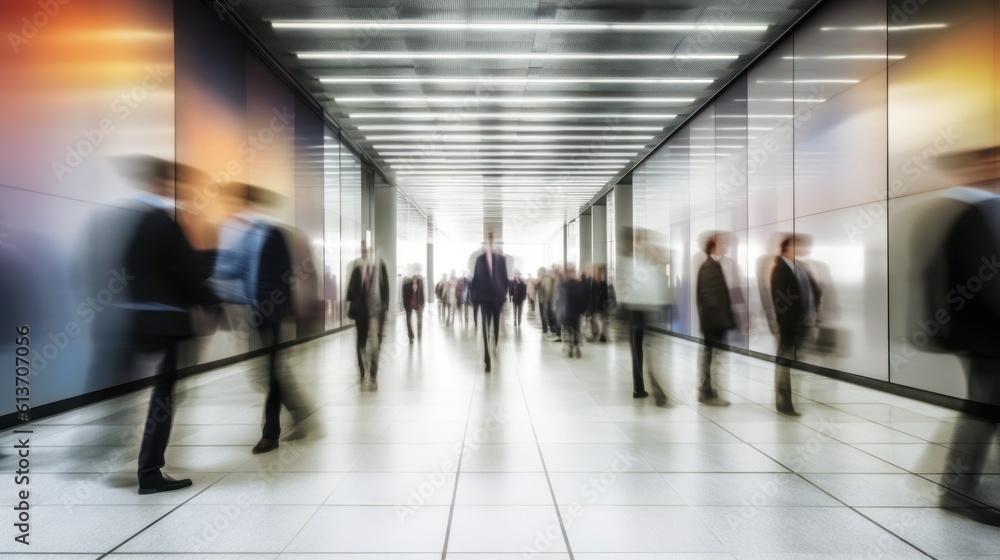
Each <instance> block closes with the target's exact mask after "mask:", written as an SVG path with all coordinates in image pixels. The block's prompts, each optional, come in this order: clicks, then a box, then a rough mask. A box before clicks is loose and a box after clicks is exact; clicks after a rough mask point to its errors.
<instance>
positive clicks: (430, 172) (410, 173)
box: [396, 169, 614, 177]
mask: <svg viewBox="0 0 1000 560" xmlns="http://www.w3.org/2000/svg"><path fill="white" fill-rule="evenodd" d="M461 174H483V175H538V176H541V175H567V176H568V175H600V176H602V177H603V176H610V175H614V171H608V170H598V171H593V170H588V171H576V170H574V171H566V170H552V171H546V170H541V169H528V170H523V169H498V170H492V171H491V170H481V171H480V170H477V171H467V170H466V171H462V173H461ZM396 175H398V176H400V177H403V176H406V177H422V176H431V177H448V176H450V175H451V174H450V173H447V172H444V171H441V170H434V169H426V170H420V169H415V170H400V171H397V172H396Z"/></svg>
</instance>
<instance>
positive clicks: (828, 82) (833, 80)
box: [757, 79, 861, 84]
mask: <svg viewBox="0 0 1000 560" xmlns="http://www.w3.org/2000/svg"><path fill="white" fill-rule="evenodd" d="M860 81H861V80H837V79H818V80H757V83H758V84H857V83H860Z"/></svg>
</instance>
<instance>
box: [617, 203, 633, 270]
mask: <svg viewBox="0 0 1000 560" xmlns="http://www.w3.org/2000/svg"><path fill="white" fill-rule="evenodd" d="M614 194H615V253H616V254H615V260H616V261H617V262H619V263H623V262H624V261H623V260H622V256H623V255H624V254H625V252H626V251H631V249H632V239H631V238H626V235H625V231H627V230H631V228H632V185H622V184H619V185H616V186H615V190H614ZM622 268H623V267H622V266H618V267H616V268H615V279H614V280H615V283H616V284H618V285H620V286H624V285H625V281H626V278H628V276H627V275H628V274H630V273H631V271H626V270H622Z"/></svg>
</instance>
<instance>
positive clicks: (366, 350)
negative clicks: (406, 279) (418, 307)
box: [347, 241, 389, 389]
mask: <svg viewBox="0 0 1000 560" xmlns="http://www.w3.org/2000/svg"><path fill="white" fill-rule="evenodd" d="M372 253H373V252H372V251H369V249H368V245H367V244H366V243H365V242H364V241H362V242H361V258H360V259H358V260H357V261H355V266H354V267H353V270H351V279H350V281H349V282H348V284H347V304H348V308H347V317H348V318H349V319H353V320H354V323H355V326H356V328H357V331H358V332H357V335H358V336H357V343H356V348H357V354H358V372H359V381H360V382H361V383H362V384H363V383H364V381H365V373H366V371H365V362H366V361H367V363H368V371H367V373H368V375H369V380H370V383H369V386H370V388H372V389H378V359H379V352H380V351H381V347H382V337H383V335H384V331H385V319H386V314H387V313H388V312H389V272H388V270H387V269H386V266H385V262H384V261H383V260H382V259H381V258H379V257H378V256H377V255H374V254H372Z"/></svg>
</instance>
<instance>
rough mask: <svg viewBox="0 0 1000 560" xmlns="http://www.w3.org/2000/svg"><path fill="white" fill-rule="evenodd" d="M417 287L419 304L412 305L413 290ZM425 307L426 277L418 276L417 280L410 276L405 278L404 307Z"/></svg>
mask: <svg viewBox="0 0 1000 560" xmlns="http://www.w3.org/2000/svg"><path fill="white" fill-rule="evenodd" d="M414 289H416V292H417V306H416V307H413V306H412V305H410V303H411V301H412V300H413V292H414ZM423 308H424V279H423V278H418V279H416V280H414V279H413V277H412V276H411V277H409V278H407V279H406V280H403V309H417V310H420V309H423Z"/></svg>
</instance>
